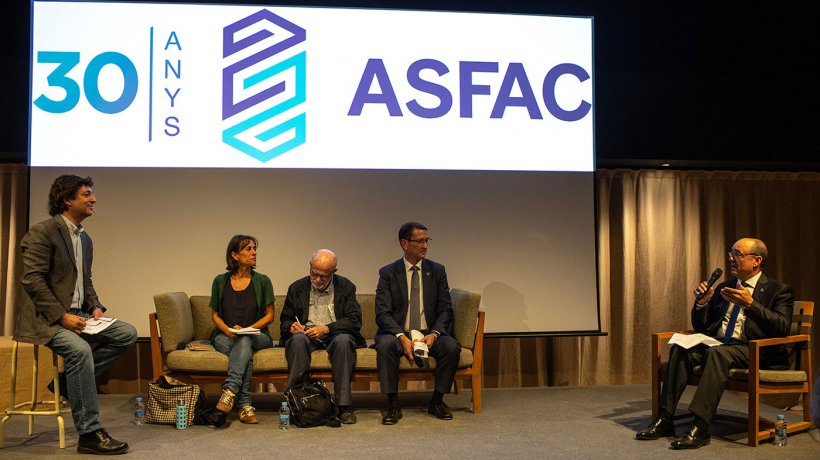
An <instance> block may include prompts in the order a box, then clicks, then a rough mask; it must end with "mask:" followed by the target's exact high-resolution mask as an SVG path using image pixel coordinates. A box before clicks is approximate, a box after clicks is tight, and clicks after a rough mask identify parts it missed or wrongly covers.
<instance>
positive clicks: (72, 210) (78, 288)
mask: <svg viewBox="0 0 820 460" xmlns="http://www.w3.org/2000/svg"><path fill="white" fill-rule="evenodd" d="M93 186H94V183H93V182H92V180H91V178H90V177H78V176H74V175H63V176H60V177H58V178H57V179H55V180H54V183H53V184H52V186H51V191H50V193H49V196H48V208H49V214H50V215H51V216H52V217H51V218H50V219H47V220H44V221H42V222H40V223H38V224H36V225H34V226H32V227H31V229H30V230H29V231H28V233H26V236H24V237H23V241H22V243H21V244H20V247H21V250H22V252H23V276H22V283H23V288H24V290H25V294H24V295H23V303H22V304H21V305H20V308H18V310H17V312H16V326H15V329H14V334H15V339H16V340H18V341H21V342H29V343H36V344H39V345H45V346H47V347H48V348H50V349H51V351H52V352H54V353H56V354H58V355H59V356H62V357H63V360H64V361H65V373H64V374H60V377H59V378H60V388H61V389H62V391H63V392H65V393H64V394H65V396H67V397H68V399H69V402H70V403H71V415H72V417H73V418H74V427H75V428H76V429H77V433H79V434H80V440H79V442H78V443H77V452H80V453H84V454H121V453H124V452H125V451H127V450H128V444H126V443H124V442H121V441H117V440H116V439H114V438H112V437H111V436H110V435H109V434H108V432H107V431H106V430H105V429H103V427H102V425H101V424H100V420H99V415H100V404H99V402H98V401H97V385H96V383H95V377H99V376H100V375H102V374H103V373H104V372H105V371H106V370H108V368H109V367H111V365H112V364H114V361H115V360H116V359H117V358H118V357H119V356H120V355H121V354H123V353H125V351H126V350H128V349H129V348H131V345H132V344H133V343H134V342H135V341H136V340H137V331H136V329H134V326H131V325H130V324H128V323H126V322H125V321H121V320H118V321H115V322H114V323H112V324H111V325H110V326H108V327H107V328H106V329H104V330H102V331H100V332H99V333H97V334H93V335H92V334H86V333H85V332H83V330H84V329H85V327H86V320H87V319H92V318H93V319H95V320H96V319H99V318H101V317H103V316H105V313H104V312H105V307H103V306H102V304H101V303H100V300H99V299H98V298H97V293H96V291H95V290H94V285H93V284H92V283H91V260H92V259H93V253H94V246H93V245H92V244H91V238H90V237H89V236H88V234H87V233H85V231H84V230H83V226H82V224H81V222H83V221H84V220H85V219H86V218H87V217H90V216H92V215H93V214H94V205H95V204H96V203H97V197H95V196H94V193H93V192H92V190H91V187H93ZM90 343H93V344H96V345H97V347H96V348H94V349H93V350H92V349H91V345H89V344H90ZM52 385H53V382H52V383H51V384H50V385H49V388H53V386H52Z"/></svg>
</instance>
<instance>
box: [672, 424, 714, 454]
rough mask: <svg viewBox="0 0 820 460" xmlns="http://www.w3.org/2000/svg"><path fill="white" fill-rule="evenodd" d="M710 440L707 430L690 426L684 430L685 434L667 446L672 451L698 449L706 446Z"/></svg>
mask: <svg viewBox="0 0 820 460" xmlns="http://www.w3.org/2000/svg"><path fill="white" fill-rule="evenodd" d="M711 440H712V437H711V436H710V435H709V429H708V428H707V429H704V428H700V427H699V426H697V425H692V426H690V427H689V429H688V430H686V433H685V434H684V435H683V436H681V437H679V438H678V439H676V440H674V441H672V444H670V445H669V447H670V448H672V449H698V448H700V447H703V446H706V445H708V444H709V442H710V441H711Z"/></svg>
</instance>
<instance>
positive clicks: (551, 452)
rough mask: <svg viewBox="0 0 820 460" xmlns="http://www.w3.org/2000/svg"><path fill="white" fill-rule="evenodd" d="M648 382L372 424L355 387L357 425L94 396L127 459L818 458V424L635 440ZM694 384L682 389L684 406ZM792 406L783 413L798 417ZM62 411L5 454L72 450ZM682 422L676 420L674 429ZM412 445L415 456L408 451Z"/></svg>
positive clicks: (9, 437) (14, 436) (421, 400)
mask: <svg viewBox="0 0 820 460" xmlns="http://www.w3.org/2000/svg"><path fill="white" fill-rule="evenodd" d="M649 393H650V389H649V385H613V386H598V387H560V388H530V389H490V390H485V391H484V393H483V395H484V399H483V404H482V405H483V408H482V413H481V414H479V415H475V414H473V413H471V412H469V406H470V393H469V391H468V392H465V393H463V394H460V395H448V396H447V397H446V398H445V401H446V402H447V403H448V404H449V405H450V406H451V407H452V409H453V412H454V419H453V420H452V421H440V420H436V419H434V418H432V417H430V416H429V415H427V411H426V403H427V399H428V395H427V394H423V393H410V394H402V395H400V397H401V398H402V401H403V406H404V409H403V413H404V418H403V419H402V420H401V421H400V422H399V424H398V425H395V426H382V425H381V424H380V420H381V412H380V410H379V409H380V408H381V406H382V404H383V403H384V399H383V397H382V396H381V395H378V394H373V393H355V394H354V401H355V404H356V406H357V408H358V409H357V415H358V420H359V421H358V423H357V424H356V425H343V426H342V427H341V428H327V427H320V428H309V429H300V428H295V427H292V428H291V429H290V430H289V431H287V432H283V431H280V430H278V413H276V412H274V410H275V409H277V408H278V405H279V402H280V401H281V400H282V396H281V394H278V393H276V394H263V395H255V396H254V405H255V406H256V407H257V408H258V410H257V415H258V417H259V419H260V424H259V425H243V424H241V423H240V422H239V420H238V419H237V418H236V412H235V411H234V413H233V414H232V416H231V418H230V419H229V421H230V425H229V426H227V427H224V428H222V429H215V428H209V427H201V426H194V427H190V428H188V429H187V430H184V431H178V430H176V429H175V428H174V427H172V426H160V425H144V426H135V425H133V424H132V423H131V419H132V416H133V396H125V395H103V396H101V397H100V401H101V414H102V417H101V418H102V422H103V425H104V426H105V427H106V428H107V429H108V431H109V432H110V433H111V435H112V436H114V437H115V438H117V439H120V440H123V441H126V442H128V443H129V445H130V451H129V453H128V458H145V459H152V460H156V459H164V458H180V459H187V458H215V457H225V458H232V459H236V458H255V459H258V458H260V455H264V457H271V456H272V457H275V458H278V457H311V458H361V457H364V456H367V457H371V458H387V457H394V458H398V457H402V456H405V455H410V456H413V457H425V456H430V455H432V456H434V457H437V458H491V457H495V458H509V457H513V458H589V459H601V458H607V459H611V458H616V459H620V458H623V459H627V458H628V459H634V458H638V457H643V456H647V457H649V456H651V458H653V459H655V458H682V457H683V456H685V457H686V458H715V456H717V455H735V456H743V457H744V459H754V458H760V459H764V458H765V459H769V458H772V457H774V456H781V458H818V455H820V432H818V430H817V429H816V428H814V429H812V430H811V431H809V432H804V433H800V434H796V435H792V436H790V437H789V442H788V445H787V446H785V447H775V446H774V445H772V444H771V442H768V443H764V444H762V445H761V446H759V447H757V448H752V447H748V446H747V445H746V444H745V442H746V433H745V425H741V424H738V423H731V422H721V421H717V422H715V423H714V424H713V427H712V433H713V439H712V443H711V445H709V446H706V447H703V448H701V449H699V450H696V451H690V452H678V451H672V450H669V449H668V445H669V442H670V441H671V438H668V439H660V440H657V441H636V440H634V439H633V437H634V434H635V432H636V431H637V430H639V429H641V428H643V427H644V426H645V425H646V424H648V423H649V421H650V420H649V415H650V401H649ZM691 395H692V390H691V389H688V390H687V393H685V394H684V397H683V401H682V403H681V407H682V408H684V409H685V407H686V404H687V403H688V401H689V399H690V398H691ZM745 410H746V399H745V398H744V397H743V396H741V395H736V394H732V393H726V394H725V395H724V397H723V400H722V401H721V405H720V410H719V412H720V413H724V414H732V415H743V414H745ZM761 411H762V416H763V417H765V418H767V419H770V420H772V419H774V417H775V415H776V413H777V410H776V409H774V408H771V407H762V408H761ZM800 416H801V415H800V413H795V412H790V413H786V418H787V420H792V421H796V420H798V419H799V418H800ZM65 418H66V449H64V450H61V449H59V448H58V436H57V429H56V428H57V422H56V420H54V419H53V418H52V417H38V418H37V419H36V420H35V434H34V436H32V437H28V436H26V427H27V421H26V419H25V418H24V417H22V416H15V417H13V418H12V419H11V420H10V421H9V422H8V423H7V429H6V448H5V449H3V450H0V457H3V458H15V459H17V458H35V457H36V458H42V457H43V456H48V457H49V458H53V457H57V456H63V455H66V456H68V455H71V456H73V455H76V446H77V433H76V431H74V427H73V423H72V421H71V416H70V414H65ZM687 423H688V419H684V420H681V421H680V422H679V424H678V427H677V430H678V432H679V433H682V432H683V430H684V429H685V428H686V426H687ZM414 452H415V453H414Z"/></svg>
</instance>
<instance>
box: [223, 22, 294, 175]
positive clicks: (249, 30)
mask: <svg viewBox="0 0 820 460" xmlns="http://www.w3.org/2000/svg"><path fill="white" fill-rule="evenodd" d="M304 42H305V29H303V28H301V27H299V26H297V25H295V24H293V23H292V22H290V21H287V20H286V19H284V18H282V17H280V16H277V15H275V14H273V13H271V12H270V11H268V10H260V11H258V12H256V13H254V14H252V15H250V16H248V17H246V18H244V19H240V20H239V21H236V22H234V23H233V24H230V25H228V26H227V27H225V28H224V29H223V38H222V58H223V63H224V65H225V68H224V69H223V71H222V122H223V127H224V129H223V131H222V142H224V143H226V144H228V145H230V146H231V147H233V148H235V149H237V150H239V151H241V152H243V153H246V154H248V155H250V156H252V157H253V158H256V159H257V160H259V161H262V162H265V161H269V160H271V159H273V158H276V157H277V156H279V155H281V154H283V153H285V152H288V151H290V150H292V149H294V148H296V147H298V146H299V145H302V144H304V143H305V121H306V118H305V112H304V106H303V105H302V104H303V103H304V102H305V61H306V58H305V50H304Z"/></svg>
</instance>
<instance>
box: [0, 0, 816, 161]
mask: <svg viewBox="0 0 820 460" xmlns="http://www.w3.org/2000/svg"><path fill="white" fill-rule="evenodd" d="M176 3H185V2H184V1H182V2H180V1H179V0H178V1H177V2H176ZM198 3H245V4H247V3H259V4H273V3H277V2H272V1H268V2H260V1H253V0H250V1H248V0H245V1H241V2H230V1H222V2H208V1H200V2H198ZM281 3H283V4H290V5H324V6H362V7H382V8H384V7H394V8H395V7H402V8H408V9H438V10H464V11H492V12H511V13H536V14H559V15H582V16H594V17H595V79H596V84H595V98H596V99H595V120H596V151H597V157H598V165H599V166H623V165H627V166H628V165H631V164H638V165H643V166H647V165H648V166H652V165H658V164H660V163H661V162H662V161H661V160H673V166H674V165H683V166H684V167H685V166H686V165H689V166H698V165H700V166H704V165H706V166H710V165H711V166H715V167H723V166H726V165H727V164H729V165H730V166H731V165H734V166H735V167H738V168H744V164H743V163H739V162H745V168H747V169H748V168H749V166H750V165H751V166H752V167H753V168H754V165H755V164H757V166H758V167H764V168H766V169H798V170H799V169H814V170H820V168H819V167H817V165H818V163H817V162H816V160H815V158H816V156H817V155H815V153H814V152H815V151H816V147H815V146H816V145H818V129H817V126H818V123H817V122H818V115H817V109H816V104H815V103H816V101H817V100H818V97H817V89H816V88H817V87H816V82H817V77H818V68H820V66H819V65H818V59H820V49H819V48H820V40H818V36H817V35H818V34H817V32H816V30H817V28H816V25H815V24H814V21H815V19H814V16H813V15H812V14H809V12H808V11H806V8H807V6H803V5H809V3H798V2H789V1H786V2H776V3H774V2H773V3H770V4H769V6H767V7H762V6H753V5H754V4H750V3H748V2H697V1H688V2H681V1H678V2H675V1H672V2H657V1H642V2H611V1H605V0H594V1H557V2H555V1H542V2H531V1H530V2H528V1H481V2H476V1H456V0H442V1H391V2H378V1H372V0H371V1H327V0H326V1H298V0H294V1H287V2H281ZM385 5H388V6H385ZM4 8H5V10H6V11H5V12H4V14H3V15H2V18H0V21H2V28H0V30H2V32H0V33H2V40H0V43H2V45H0V46H2V47H4V50H3V57H4V59H3V60H2V62H3V63H2V65H3V69H2V73H0V75H2V77H0V78H2V83H3V84H2V85H0V152H5V153H0V161H15V162H25V161H26V154H25V151H26V148H27V128H28V111H27V110H28V105H27V100H28V67H29V63H28V49H29V43H28V42H29V38H28V37H29V33H28V25H29V3H28V2H26V1H23V0H16V1H14V2H10V3H9V4H7V5H4ZM527 46H533V45H531V44H530V45H527ZM748 162H751V163H748Z"/></svg>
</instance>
